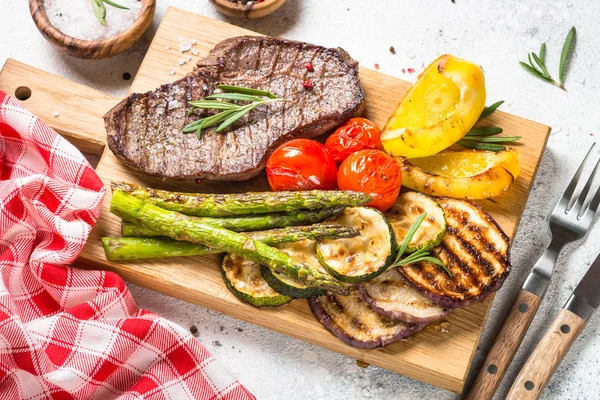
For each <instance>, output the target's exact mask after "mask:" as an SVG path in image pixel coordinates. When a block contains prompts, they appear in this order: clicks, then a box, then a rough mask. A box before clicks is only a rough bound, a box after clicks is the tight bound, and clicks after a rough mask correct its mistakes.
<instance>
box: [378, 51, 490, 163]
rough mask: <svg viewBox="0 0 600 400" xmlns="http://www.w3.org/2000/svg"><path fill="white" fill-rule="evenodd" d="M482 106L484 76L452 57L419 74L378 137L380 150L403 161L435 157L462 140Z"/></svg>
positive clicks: (443, 57)
mask: <svg viewBox="0 0 600 400" xmlns="http://www.w3.org/2000/svg"><path fill="white" fill-rule="evenodd" d="M484 106H485V81H484V78H483V71H482V70H481V68H479V67H478V66H477V65H475V64H473V63H472V62H469V61H466V60H462V59H460V58H457V57H454V56H452V55H448V54H446V55H443V56H440V57H439V58H438V59H437V60H435V61H434V62H433V63H431V64H430V65H429V66H428V67H427V68H426V69H425V71H423V72H422V73H421V75H419V79H418V80H417V82H415V84H413V86H412V87H411V88H410V89H409V90H408V92H407V93H406V95H405V96H404V99H403V100H402V101H401V102H400V104H399V105H398V107H397V108H396V111H395V113H394V115H392V117H391V118H390V119H389V120H388V122H387V124H386V125H385V127H384V128H383V132H382V134H381V142H382V143H383V147H384V149H385V150H386V151H387V152H388V153H389V154H391V155H393V156H403V157H407V158H415V157H426V156H430V155H433V154H436V153H438V152H440V151H442V150H444V149H445V148H447V147H450V146H451V145H452V144H453V143H455V142H457V141H458V140H460V139H461V138H462V137H463V136H464V135H465V134H466V133H467V132H468V131H469V130H470V129H471V128H472V127H473V125H475V122H477V119H478V118H479V115H481V112H482V111H483V108H484Z"/></svg>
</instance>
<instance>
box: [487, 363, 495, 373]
mask: <svg viewBox="0 0 600 400" xmlns="http://www.w3.org/2000/svg"><path fill="white" fill-rule="evenodd" d="M487 372H489V373H490V374H492V375H496V373H497V372H498V367H497V366H496V365H495V364H490V365H488V367H487Z"/></svg>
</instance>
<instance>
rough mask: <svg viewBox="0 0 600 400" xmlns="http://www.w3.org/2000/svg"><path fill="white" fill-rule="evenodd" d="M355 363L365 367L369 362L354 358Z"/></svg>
mask: <svg viewBox="0 0 600 400" xmlns="http://www.w3.org/2000/svg"><path fill="white" fill-rule="evenodd" d="M356 365H358V366H359V367H360V368H367V367H368V366H369V365H371V364H369V363H366V362H364V361H361V360H356Z"/></svg>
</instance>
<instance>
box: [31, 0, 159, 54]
mask: <svg viewBox="0 0 600 400" xmlns="http://www.w3.org/2000/svg"><path fill="white" fill-rule="evenodd" d="M115 2H116V3H117V4H120V5H122V6H124V7H127V8H129V10H123V9H119V8H116V7H113V6H111V5H109V4H106V3H105V7H106V24H105V25H103V24H101V23H100V21H99V20H98V18H97V17H96V15H95V14H94V10H93V8H92V2H91V1H90V0H29V8H30V11H31V16H32V17H33V19H34V21H35V23H36V26H37V27H38V29H39V30H40V32H41V33H42V34H43V35H44V37H45V38H46V39H47V40H48V41H50V43H52V44H53V45H54V46H56V47H58V49H59V50H61V51H63V52H65V53H67V54H69V55H71V56H74V57H79V58H89V59H97V58H106V57H112V56H115V55H117V54H119V53H122V52H124V51H125V50H127V49H129V48H130V47H131V46H132V45H133V44H134V43H136V42H137V41H138V40H139V38H140V37H141V36H142V35H143V33H144V32H145V31H146V30H147V29H148V27H149V26H150V24H151V23H152V18H153V16H154V11H155V6H156V0H116V1H115Z"/></svg>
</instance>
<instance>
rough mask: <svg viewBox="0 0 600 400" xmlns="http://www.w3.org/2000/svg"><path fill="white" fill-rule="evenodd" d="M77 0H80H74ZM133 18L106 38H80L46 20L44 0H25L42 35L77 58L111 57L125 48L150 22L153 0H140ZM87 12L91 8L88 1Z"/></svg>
mask: <svg viewBox="0 0 600 400" xmlns="http://www.w3.org/2000/svg"><path fill="white" fill-rule="evenodd" d="M78 1H80V0H78ZM141 2H142V7H141V9H140V15H139V16H138V18H137V20H135V22H134V23H133V24H132V25H131V26H130V27H129V28H127V29H126V30H124V31H123V32H121V33H119V34H118V35H116V36H113V37H111V38H108V39H103V40H84V39H77V38H74V37H72V36H68V35H65V34H64V33H62V32H61V31H59V30H58V29H56V27H55V26H54V25H52V24H51V23H50V20H48V15H47V14H46V7H45V5H44V0H29V10H30V11H31V16H32V17H33V20H34V21H35V25H36V26H37V28H38V29H39V30H40V32H41V33H42V35H44V37H45V38H46V39H47V40H48V41H49V42H50V43H52V44H53V45H54V46H55V47H56V48H58V49H59V50H60V51H63V52H65V53H67V54H68V55H70V56H73V57H77V58H88V59H98V58H107V57H113V56H116V55H117V54H120V53H122V52H124V51H125V50H127V49H129V48H130V47H131V46H133V44H134V43H135V42H137V41H138V40H139V39H140V37H142V35H143V34H144V32H146V29H148V27H149V26H150V24H151V23H152V18H153V17H154V10H155V8H156V0H141ZM90 12H92V9H91V4H90Z"/></svg>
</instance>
